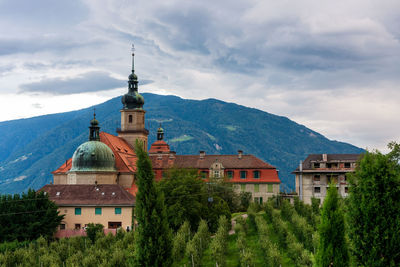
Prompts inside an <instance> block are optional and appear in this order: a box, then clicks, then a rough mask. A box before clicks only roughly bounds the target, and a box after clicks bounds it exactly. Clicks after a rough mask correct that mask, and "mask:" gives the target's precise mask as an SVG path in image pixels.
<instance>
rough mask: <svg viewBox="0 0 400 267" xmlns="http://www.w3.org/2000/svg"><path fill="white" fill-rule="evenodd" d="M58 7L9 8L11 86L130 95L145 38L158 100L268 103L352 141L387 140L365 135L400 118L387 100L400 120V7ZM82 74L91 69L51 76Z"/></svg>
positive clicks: (148, 74) (141, 66)
mask: <svg viewBox="0 0 400 267" xmlns="http://www.w3.org/2000/svg"><path fill="white" fill-rule="evenodd" d="M46 1H48V2H43V1H42V2H37V1H34V2H35V3H34V2H32V1H30V0H18V2H15V4H14V1H3V2H1V3H0V23H1V25H3V27H2V28H1V29H0V36H2V37H0V59H1V62H2V64H4V66H7V65H10V66H11V65H12V66H14V68H12V69H10V70H6V69H4V71H3V73H4V74H3V76H1V77H2V78H3V77H4V78H5V79H4V80H5V81H6V82H7V83H6V84H3V87H4V88H7V90H11V89H8V88H17V87H18V85H19V84H20V83H24V84H23V85H19V88H20V89H21V90H20V91H21V92H45V93H51V94H71V93H79V92H93V91H99V90H109V89H112V88H116V87H125V86H126V81H123V80H119V79H116V78H113V77H111V76H110V73H115V74H116V75H119V76H121V75H122V77H127V75H128V74H129V67H130V55H129V54H130V53H129V49H130V44H131V43H132V42H134V43H135V46H136V48H137V52H136V55H137V56H136V58H135V61H136V70H137V74H138V76H139V81H140V82H141V83H140V84H141V85H144V84H146V83H152V85H150V86H147V87H144V88H146V90H149V91H152V92H162V93H168V94H177V95H180V96H182V97H186V98H197V99H199V98H208V97H216V98H220V99H222V100H227V101H233V102H237V103H239V104H245V105H248V106H252V107H258V108H261V109H264V110H266V111H269V112H273V113H277V114H280V115H287V116H290V117H294V118H296V119H298V120H299V121H301V122H302V123H304V124H306V125H307V126H312V127H313V128H314V129H316V130H318V131H321V132H322V133H323V134H325V135H326V136H328V137H329V136H334V138H337V139H341V138H340V137H341V136H342V137H343V138H345V139H344V140H346V141H352V139H351V138H352V136H354V139H360V140H361V139H362V140H364V141H365V140H367V141H365V142H372V141H371V140H372V139H374V138H375V140H378V139H382V136H383V134H378V133H377V132H373V131H370V130H369V128H368V127H365V125H377V124H379V123H380V120H379V117H383V116H388V115H387V113H388V112H386V111H385V109H378V107H379V105H380V104H381V105H383V106H385V107H387V109H390V110H391V113H397V114H398V113H399V112H400V110H399V108H398V107H397V106H398V105H397V104H395V103H392V102H390V104H388V100H390V97H386V96H387V95H389V91H390V90H393V91H396V90H398V84H399V82H400V75H399V73H400V65H399V64H398V62H399V61H400V41H399V40H400V20H399V19H398V14H399V12H400V5H399V4H398V1H384V2H382V3H379V6H378V5H377V4H376V3H375V1H373V0H354V1H348V2H346V3H341V4H340V3H337V2H334V1H333V2H326V3H324V5H319V4H316V2H315V1H313V0H300V1H294V2H292V3H290V5H289V4H288V3H287V2H285V1H272V0H269V1H263V0H255V1H248V0H237V1H228V0H222V1H215V0H204V1H197V2H193V1H184V0H176V1H164V0H154V1H151V2H149V1H144V0H138V1H136V2H135V4H132V5H130V4H128V2H119V1H115V0H114V1H113V0H110V1H105V2H103V3H102V4H101V5H100V4H99V3H98V1H96V0H85V1H83V0H82V1H78V0H74V1H64V2H60V1H58V2H54V1H50V0H46ZM21 5H22V8H21V9H19V6H21ZM44 6H49V8H48V9H46V8H44ZM30 10H32V11H30ZM56 10H57V11H58V12H55V11H56ZM69 18H70V19H69ZM5 36H7V38H6V37H5ZM27 56H28V58H26V57H27ZM21 67H22V68H23V71H24V73H23V74H21ZM71 69H79V71H81V72H86V73H83V74H82V75H80V76H78V77H65V78H56V79H54V78H53V79H43V77H46V76H52V77H54V76H57V75H60V74H59V73H65V74H66V73H69V71H68V70H71ZM93 69H97V70H99V71H101V72H94V73H93V72H90V71H91V70H93ZM64 70H67V71H65V72H63V71H64ZM0 72H1V67H0ZM14 73H15V75H14V76H13V75H12V74H14ZM75 73H76V72H75ZM0 75H1V74H0ZM12 79H14V80H12ZM21 79H24V80H25V82H21ZM142 79H144V80H142ZM31 80H40V82H35V83H29V82H27V81H31ZM141 90H142V89H141ZM371 92H379V93H380V95H379V97H376V96H370V95H371ZM339 96H340V97H339ZM395 96H398V95H397V94H396V95H395ZM349 98H350V99H351V101H348V100H347V99H349ZM369 98H375V99H378V100H379V101H378V100H376V101H375V102H373V103H368V101H367V100H368V99H369ZM392 98H395V97H393V96H392ZM338 99H340V100H338ZM338 102H341V103H343V102H345V103H346V105H341V107H340V108H337V106H338V104H339V103H338ZM371 105H372V106H373V108H372V109H373V110H376V115H374V117H373V119H371V114H370V115H369V116H367V117H365V118H364V119H362V118H363V115H362V114H358V113H357V110H364V111H369V110H370V109H371ZM347 106H354V107H356V108H355V109H354V110H352V109H346V107H347ZM330 110H332V112H333V114H335V116H332V115H329V114H330V113H329V112H330ZM316 114H319V115H318V116H317V115H316ZM338 118H339V119H338ZM392 118H393V117H388V119H387V120H386V121H385V122H388V121H391V120H392ZM335 122H337V123H338V124H335ZM331 123H332V125H335V126H334V127H331V128H329V125H330V124H331ZM321 125H322V126H321ZM391 125H400V122H393V123H391ZM340 127H343V128H345V130H341V128H340ZM393 127H395V126H393ZM399 127H400V126H399ZM359 129H363V132H367V131H370V133H371V134H370V135H369V137H368V138H370V139H367V138H366V137H365V136H363V135H362V134H360V130H359ZM379 130H380V131H384V130H381V129H379ZM393 131H394V130H393ZM396 131H397V132H400V128H398V130H396ZM384 132H388V133H389V131H386V130H385V131H384ZM365 135H367V133H366V134H365ZM390 135H392V132H391V133H390ZM354 139H353V140H354ZM364 141H362V142H364ZM365 142H364V143H365ZM355 143H356V144H360V143H357V142H355Z"/></svg>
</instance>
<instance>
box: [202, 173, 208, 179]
mask: <svg viewBox="0 0 400 267" xmlns="http://www.w3.org/2000/svg"><path fill="white" fill-rule="evenodd" d="M200 176H201V178H203V179H205V178H207V177H208V172H207V171H201V172H200Z"/></svg>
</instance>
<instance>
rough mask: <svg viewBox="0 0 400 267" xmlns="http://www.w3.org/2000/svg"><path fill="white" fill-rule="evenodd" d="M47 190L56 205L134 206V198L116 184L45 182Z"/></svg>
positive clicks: (44, 188)
mask: <svg viewBox="0 0 400 267" xmlns="http://www.w3.org/2000/svg"><path fill="white" fill-rule="evenodd" d="M39 191H45V192H47V194H48V196H49V199H50V200H52V201H54V202H55V203H56V204H57V205H58V206H134V205H135V203H136V198H135V197H134V196H132V195H131V194H130V193H129V192H127V191H126V190H125V189H124V188H123V187H122V186H120V185H117V184H98V185H94V184H56V185H54V184H47V185H45V186H43V187H42V188H41V189H39Z"/></svg>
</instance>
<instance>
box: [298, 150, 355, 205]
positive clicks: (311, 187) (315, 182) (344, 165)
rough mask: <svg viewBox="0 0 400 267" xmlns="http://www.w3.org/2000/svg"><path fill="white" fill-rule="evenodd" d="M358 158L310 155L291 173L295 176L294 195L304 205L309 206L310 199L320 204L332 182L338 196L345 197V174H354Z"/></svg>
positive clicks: (343, 155)
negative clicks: (318, 200)
mask: <svg viewBox="0 0 400 267" xmlns="http://www.w3.org/2000/svg"><path fill="white" fill-rule="evenodd" d="M360 156H361V154H310V155H309V156H308V157H307V158H306V159H305V160H304V161H303V162H302V163H301V164H300V165H299V167H298V168H297V169H296V170H294V171H293V172H292V173H293V174H295V175H296V193H297V194H298V195H299V197H300V199H302V200H303V201H304V202H305V203H308V204H311V198H312V197H314V198H318V199H320V200H321V203H322V202H323V201H324V198H325V196H326V192H327V188H328V186H329V184H330V183H331V182H332V183H334V184H335V185H336V187H337V189H338V192H339V194H340V195H341V196H342V197H346V196H347V193H348V183H347V177H346V174H347V173H349V172H354V169H355V167H356V163H357V161H358V159H359V158H360Z"/></svg>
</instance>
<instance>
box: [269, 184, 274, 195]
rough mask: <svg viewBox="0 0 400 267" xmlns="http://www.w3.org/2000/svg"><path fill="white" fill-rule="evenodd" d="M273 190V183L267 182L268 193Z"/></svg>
mask: <svg viewBox="0 0 400 267" xmlns="http://www.w3.org/2000/svg"><path fill="white" fill-rule="evenodd" d="M273 192H274V185H273V184H268V193H273Z"/></svg>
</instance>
